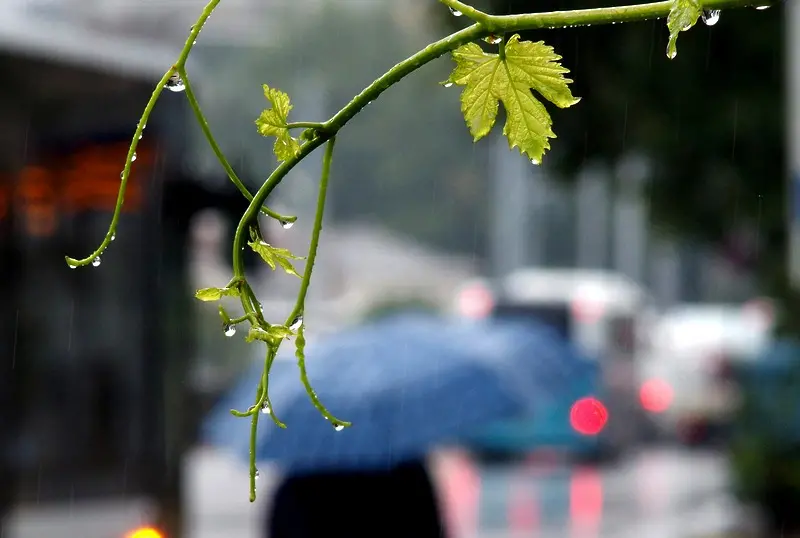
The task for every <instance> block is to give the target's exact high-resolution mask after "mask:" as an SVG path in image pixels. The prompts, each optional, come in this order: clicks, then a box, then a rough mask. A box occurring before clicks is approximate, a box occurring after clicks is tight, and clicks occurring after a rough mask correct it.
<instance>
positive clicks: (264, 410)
mask: <svg viewBox="0 0 800 538" xmlns="http://www.w3.org/2000/svg"><path fill="white" fill-rule="evenodd" d="M261 412H262V413H264V414H265V415H270V414H272V408H271V407H270V406H269V404H268V403H267V402H264V403H263V404H261Z"/></svg>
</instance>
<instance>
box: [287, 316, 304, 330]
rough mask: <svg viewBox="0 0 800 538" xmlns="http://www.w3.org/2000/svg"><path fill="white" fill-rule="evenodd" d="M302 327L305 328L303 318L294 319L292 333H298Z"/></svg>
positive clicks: (290, 326) (290, 327)
mask: <svg viewBox="0 0 800 538" xmlns="http://www.w3.org/2000/svg"><path fill="white" fill-rule="evenodd" d="M302 326H303V316H297V317H296V318H294V321H293V322H292V324H291V325H289V329H291V330H292V331H296V330H297V329H299V328H300V327H302Z"/></svg>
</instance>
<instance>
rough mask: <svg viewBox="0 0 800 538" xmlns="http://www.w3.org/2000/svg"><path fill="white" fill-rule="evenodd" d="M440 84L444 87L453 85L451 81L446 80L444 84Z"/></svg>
mask: <svg viewBox="0 0 800 538" xmlns="http://www.w3.org/2000/svg"><path fill="white" fill-rule="evenodd" d="M442 86H444V87H445V88H450V87H452V86H453V83H452V82H450V81H448V82H445V83H444V84H442Z"/></svg>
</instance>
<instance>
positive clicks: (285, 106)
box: [256, 84, 300, 161]
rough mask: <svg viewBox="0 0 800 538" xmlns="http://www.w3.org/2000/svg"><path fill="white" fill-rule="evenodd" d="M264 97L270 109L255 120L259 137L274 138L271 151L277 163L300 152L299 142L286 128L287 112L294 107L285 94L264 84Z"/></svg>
mask: <svg viewBox="0 0 800 538" xmlns="http://www.w3.org/2000/svg"><path fill="white" fill-rule="evenodd" d="M264 97H266V98H267V101H269V102H270V104H271V105H272V108H268V109H266V110H264V111H263V112H262V113H261V115H260V116H259V117H258V119H257V120H256V127H258V132H259V133H260V134H261V136H274V137H276V139H275V145H274V147H273V148H272V151H273V152H274V153H275V156H276V157H277V158H278V160H279V161H285V160H287V159H291V158H292V157H295V156H296V155H297V154H298V153H299V152H300V142H299V141H298V140H297V139H296V138H293V137H292V135H291V134H289V129H288V128H287V127H286V125H287V122H288V118H289V112H290V111H291V110H292V108H294V107H293V105H292V104H291V103H290V101H289V96H288V95H287V94H286V93H284V92H282V91H280V90H276V89H275V88H270V87H269V86H267V85H266V84H264Z"/></svg>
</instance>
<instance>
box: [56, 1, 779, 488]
mask: <svg viewBox="0 0 800 538" xmlns="http://www.w3.org/2000/svg"><path fill="white" fill-rule="evenodd" d="M219 2H220V0H210V1H209V2H208V4H207V5H206V6H205V7H204V8H203V11H202V14H201V15H200V17H199V18H198V20H197V22H196V23H195V25H194V26H192V29H191V31H190V33H189V36H188V38H187V40H186V43H185V44H184V46H183V48H182V49H181V52H180V54H179V56H178V59H177V60H176V62H175V64H174V65H172V66H171V67H170V68H169V70H168V71H167V72H166V73H165V74H164V75H163V76H162V77H161V79H160V80H159V82H158V84H157V85H156V87H155V89H154V90H153V93H152V95H151V97H150V100H149V101H148V102H147V104H146V106H145V108H144V112H143V113H142V116H141V118H140V120H139V123H138V125H137V127H136V130H135V132H134V134H133V138H132V141H131V145H130V148H129V150H128V155H127V158H126V160H125V165H124V168H123V172H122V174H121V181H120V188H119V194H118V196H117V203H116V206H115V208H114V213H113V216H112V219H111V223H110V225H109V228H108V232H107V233H106V235H105V238H104V239H103V241H102V242H101V244H100V246H99V247H98V248H97V249H96V250H95V251H94V252H93V253H92V254H90V255H89V256H87V257H86V258H83V259H75V258H70V257H66V261H67V263H68V264H69V265H70V266H71V267H77V266H85V265H88V264H90V263H92V262H94V261H95V260H96V259H98V258H99V256H100V255H101V254H102V253H103V252H104V251H105V249H106V248H107V247H108V245H109V243H110V242H111V241H112V240H113V237H114V234H115V233H116V228H117V223H118V221H119V217H120V213H121V209H122V205H123V203H124V199H125V189H126V186H127V182H128V177H129V175H130V170H131V163H132V162H133V160H134V158H135V154H136V147H137V145H138V142H139V139H140V138H141V137H142V133H143V131H144V129H145V126H146V124H147V121H148V119H149V117H150V114H151V113H152V111H153V108H154V107H155V104H156V102H157V101H158V98H159V97H160V95H161V93H162V91H163V90H164V88H165V87H166V86H167V85H168V84H170V83H171V84H173V85H175V83H176V82H177V83H179V84H181V85H182V86H183V90H184V91H185V94H186V97H187V99H188V101H189V104H190V106H191V108H192V111H193V113H194V115H195V118H196V120H197V122H198V123H199V124H200V128H201V129H202V131H203V134H204V135H205V137H206V140H207V141H208V144H209V146H210V147H211V149H212V151H213V152H214V154H215V156H216V157H217V160H218V161H219V162H220V164H221V165H222V168H223V169H224V170H225V172H226V173H227V175H228V177H229V179H230V180H231V182H232V183H233V184H234V185H235V186H236V187H237V188H238V189H239V191H240V192H241V193H242V194H243V195H244V196H245V198H246V199H247V200H248V201H249V205H248V207H247V209H246V210H245V211H244V214H243V215H242V217H241V219H240V220H239V223H238V224H237V227H236V233H235V236H234V239H233V249H232V264H233V278H232V279H231V281H230V282H229V283H228V285H227V286H226V287H225V288H207V289H205V290H200V291H198V293H197V297H198V298H200V299H202V300H205V301H210V300H219V299H220V298H221V297H223V296H234V297H238V298H239V300H240V302H241V306H242V309H243V310H244V313H243V315H241V316H239V317H236V318H234V319H231V318H229V317H228V315H227V314H226V313H225V312H224V310H223V309H222V308H221V307H220V316H221V317H222V319H223V322H224V323H225V325H226V326H231V327H235V325H236V324H239V323H244V322H249V323H250V331H251V333H250V335H248V341H250V340H251V339H252V340H255V339H257V340H263V341H264V342H266V347H267V351H266V356H265V359H264V368H263V371H262V375H261V379H260V380H259V383H258V388H257V392H256V399H255V404H254V405H253V406H251V407H250V408H249V409H248V410H247V411H244V412H240V411H235V410H232V411H231V412H232V413H233V414H234V415H236V416H240V417H246V416H249V417H251V429H250V499H251V501H254V500H255V497H256V489H255V480H256V476H257V470H256V467H255V455H256V439H257V435H256V434H257V428H258V419H259V414H260V412H262V411H263V412H267V413H269V414H270V416H271V417H272V419H273V421H274V422H275V423H276V424H277V425H278V426H279V427H282V428H285V427H286V425H285V424H284V423H283V422H281V421H280V420H279V419H278V418H277V416H276V415H275V412H274V410H273V409H272V404H271V402H270V399H269V394H268V392H269V391H268V387H269V373H270V371H271V367H272V364H273V362H274V360H275V357H276V355H277V353H278V349H279V347H280V345H281V343H282V341H283V340H284V339H286V338H291V337H292V336H294V337H295V338H296V356H297V361H298V368H299V370H300V378H301V382H302V383H303V386H304V388H305V389H306V391H307V393H308V395H309V397H310V399H311V401H312V403H313V404H314V406H315V407H316V408H317V409H318V410H319V411H320V413H321V414H322V415H323V416H324V417H325V418H326V419H328V420H330V421H331V423H332V424H333V426H334V427H335V428H336V429H337V430H338V429H340V428H343V427H346V426H350V423H349V422H345V421H341V420H339V419H337V418H336V417H334V416H333V415H331V414H330V412H329V411H328V410H327V409H326V408H325V406H324V405H323V404H322V403H321V402H320V400H319V399H318V397H317V395H316V393H315V392H314V390H313V388H312V386H311V383H310V381H309V379H308V375H307V373H306V369H305V353H304V347H305V334H304V331H305V324H304V323H303V321H302V316H303V312H304V308H305V299H306V294H307V292H308V287H309V284H310V281H311V275H312V271H313V267H314V262H315V260H316V256H317V249H318V246H319V238H320V232H321V230H322V220H323V215H324V208H325V200H326V193H327V186H328V181H329V176H330V166H331V161H332V158H333V150H334V144H335V137H336V135H337V134H338V132H339V131H340V130H341V129H342V128H343V127H344V126H345V125H346V124H347V123H348V122H349V121H350V120H351V119H352V118H353V117H355V116H356V115H357V114H358V113H359V112H360V111H361V110H362V109H363V108H364V107H366V106H367V105H368V104H369V103H371V102H372V101H373V100H375V99H377V98H378V97H379V96H380V95H381V94H382V93H383V92H384V91H386V90H387V89H388V88H390V87H391V86H393V85H394V84H397V83H398V82H400V81H401V80H402V79H403V78H405V77H406V76H408V75H409V74H411V73H413V72H414V71H416V70H417V69H419V68H420V67H422V66H424V65H426V64H428V63H430V62H431V61H433V60H435V59H436V58H439V57H440V56H442V55H444V54H446V53H448V52H453V53H454V59H456V60H457V62H458V61H459V59H458V58H456V57H455V56H456V53H457V52H458V51H457V50H456V49H460V48H461V47H465V46H467V45H469V44H471V43H474V42H476V41H478V40H480V39H482V38H489V41H490V42H491V43H492V44H500V50H499V53H498V55H497V56H496V58H499V61H501V62H505V61H507V59H506V56H505V54H506V50H505V49H506V47H516V50H517V51H518V52H519V51H520V50H523V49H522V48H520V47H522V45H521V44H520V43H519V36H517V35H514V36H513V37H511V38H509V39H507V37H508V36H509V35H510V34H512V33H514V32H520V31H523V30H537V29H554V28H566V27H573V26H591V25H601V24H617V23H626V22H634V21H643V20H650V19H659V18H668V21H667V26H668V28H669V30H670V45H669V47H668V54H667V55H668V57H669V58H674V56H675V54H676V52H675V45H674V43H675V40H676V39H677V35H678V33H680V32H681V31H685V30H687V29H689V28H690V27H691V26H693V25H694V24H695V22H696V21H697V19H698V17H699V16H700V13H701V12H702V11H703V10H722V9H732V8H744V7H762V8H763V7H764V6H765V4H767V3H768V0H663V1H659V2H651V3H646V4H637V5H629V6H619V7H604V8H596V9H578V10H572V11H552V12H546V13H526V14H520V15H504V16H496V15H490V14H487V13H484V12H482V11H480V10H477V9H475V8H473V7H472V6H470V5H468V4H466V3H464V2H462V1H460V0H439V2H441V3H442V4H443V5H444V6H446V7H447V8H449V9H450V10H451V12H452V13H453V14H454V15H463V16H464V17H465V18H466V19H468V20H471V21H472V22H473V24H472V25H470V26H468V27H466V28H464V29H462V30H459V31H457V32H455V33H453V34H451V35H449V36H447V37H445V38H443V39H440V40H438V41H436V42H434V43H431V44H430V45H428V46H427V47H425V48H424V49H422V50H420V51H419V52H417V53H416V54H414V55H412V56H410V57H409V58H407V59H405V60H403V61H401V62H399V63H398V64H396V65H395V66H394V67H392V68H391V69H389V71H387V72H386V73H384V74H383V75H382V76H380V77H379V78H377V79H376V80H375V81H374V82H372V83H371V84H370V85H369V86H367V87H366V88H364V90H362V91H361V92H360V93H359V94H358V95H356V96H355V97H354V98H353V99H352V100H351V101H350V102H349V103H347V104H346V105H345V106H344V107H343V108H342V109H341V110H339V111H338V112H337V113H336V114H334V115H333V116H332V117H331V118H330V119H328V120H327V121H325V122H322V123H319V122H306V121H300V122H288V121H286V119H285V118H286V115H287V114H288V111H289V110H290V109H291V106H290V105H289V103H288V96H286V95H285V94H282V93H281V92H277V93H276V92H275V91H274V90H270V91H272V93H271V94H270V95H271V96H272V97H271V98H270V97H268V98H270V99H272V98H278V97H281V96H282V98H285V102H284V103H282V108H281V109H280V114H282V116H281V115H280V114H278V116H276V115H275V114H276V112H275V110H272V113H273V116H271V118H272V119H273V120H274V119H275V118H278V120H279V123H280V124H279V125H269V126H268V129H267V134H268V135H272V133H274V132H275V130H276V129H277V130H278V131H279V132H281V136H282V137H283V138H282V139H280V140H279V141H278V142H276V148H278V147H280V149H281V151H282V154H281V155H279V158H280V159H284V160H282V162H281V163H280V164H279V165H278V166H277V167H276V168H275V170H273V172H272V173H271V174H270V176H269V177H268V178H267V179H266V180H265V181H264V182H263V184H262V185H261V187H260V188H259V189H258V190H257V191H256V193H255V194H251V193H250V192H249V191H248V189H247V188H246V187H245V185H244V184H243V183H242V181H241V180H240V179H239V177H238V176H237V175H236V173H235V171H234V170H233V168H232V167H231V165H230V163H229V162H228V160H227V159H226V157H225V155H224V153H223V152H222V150H221V149H220V147H219V145H218V144H217V142H216V140H215V138H214V136H213V135H212V133H211V129H210V127H209V125H208V122H207V120H206V118H205V116H204V115H203V112H202V110H201V107H200V104H199V102H198V100H197V98H196V96H195V93H194V90H193V88H192V85H191V82H190V80H189V75H188V73H187V70H186V61H187V59H188V57H189V54H190V52H191V50H192V47H193V45H194V43H195V41H196V39H197V36H198V34H199V33H200V30H201V29H202V28H203V26H204V25H205V23H206V22H207V20H208V18H209V16H210V15H211V14H212V12H213V11H214V9H215V8H216V7H217V5H218V4H219ZM490 36H491V37H490ZM498 38H499V39H498ZM528 46H532V47H539V48H538V49H537V51H538V52H539V53H541V54H539V56H541V55H542V54H544V55H549V58H550V59H549V60H544V61H553V62H557V60H558V59H560V57H558V56H556V55H555V54H554V53H553V52H552V49H551V48H549V47H547V46H546V45H544V44H542V43H536V44H534V43H528ZM465 48H467V49H469V47H465ZM462 50H463V49H462ZM469 50H472V51H473V52H471V53H470V54H473V55H476V54H480V53H481V51H480V49H478V51H477V52H475V49H474V48H473V49H469ZM509 50H510V49H509ZM523 52H524V50H523ZM465 54H466V53H464V52H462V53H461V57H460V61H461V62H462V63H461V64H459V68H460V69H461V71H458V69H459V68H457V70H456V72H457V74H456V72H454V74H453V75H451V78H450V79H449V80H448V81H447V83H445V86H449V85H452V84H454V83H457V84H460V85H465V84H469V81H467V76H466V75H464V69H466V68H469V65H468V64H469V62H470V61H471V60H470V59H469V58H467V57H466V56H465ZM510 58H511V57H510V56H509V60H508V61H511V60H510ZM517 58H519V54H518V55H517ZM483 60H484V61H489V60H486V59H485V58H483ZM540 60H541V59H540ZM490 61H492V62H495V61H497V60H495V59H491V60H490ZM514 61H520V60H518V59H515V60H514ZM465 65H466V67H464V66H465ZM554 65H555V69H562V68H560V66H559V65H558V64H557V63H555V64H554ZM540 68H541V67H540ZM546 69H550V67H548V68H546ZM562 71H563V72H566V70H565V69H562ZM562 71H557V72H562ZM568 82H570V81H568V80H566V79H562V80H561V81H560V82H559V83H560V84H562V85H563V90H564V91H565V92H566V93H565V95H566V96H567V97H563V98H561V99H560V101H559V102H555V101H554V104H557V105H558V106H562V107H564V106H571V105H572V104H575V103H577V102H578V99H575V98H573V97H572V95H571V94H570V93H569V90H568V89H567V87H566V84H567V83H568ZM557 89H558V88H557ZM267 90H269V88H267V87H266V86H265V95H266V92H267ZM465 91H466V90H465ZM462 100H463V95H462ZM272 104H273V109H275V108H278V107H277V105H276V104H275V103H274V102H273V103H272ZM466 119H467V123H468V126H470V129H471V130H472V129H473V127H474V125H470V121H471V118H466ZM493 122H494V120H492V123H493ZM488 128H489V129H491V125H489V127H488ZM547 128H548V129H549V126H547ZM280 129H283V131H280ZM292 129H304V131H303V133H302V135H301V136H300V138H299V139H297V140H296V139H294V138H292V137H291V136H290V135H289V131H290V130H292ZM477 131H478V132H477V133H475V132H473V135H474V138H475V139H476V140H477V139H478V138H481V137H482V136H485V134H486V132H488V131H486V132H483V131H482V130H481V129H477ZM262 134H263V133H262ZM507 136H509V142H510V143H512V139H511V136H510V135H507ZM553 136H554V135H553ZM326 143H327V145H326V149H325V153H324V157H323V170H322V175H321V180H320V186H319V195H318V199H317V209H316V216H315V220H314V227H313V232H312V235H311V244H310V245H309V251H308V256H307V261H306V268H305V271H304V273H303V275H302V277H301V278H302V281H301V286H300V291H299V293H298V296H297V301H296V303H295V306H294V308H293V309H292V312H291V313H290V315H289V317H288V318H287V320H286V322H285V323H284V325H271V324H269V323H268V322H267V321H266V320H265V319H264V315H263V312H262V311H261V305H260V303H259V302H258V299H257V298H256V296H255V293H254V292H253V290H252V288H251V287H250V285H249V283H248V282H247V280H246V278H245V274H244V258H243V256H244V254H243V252H244V248H245V242H246V241H247V235H248V232H249V235H250V237H251V238H252V240H253V241H254V242H251V243H250V245H251V246H253V247H254V249H263V252H261V251H259V253H260V254H261V255H262V257H263V258H264V259H265V261H267V262H268V263H269V264H270V265H271V266H272V267H273V268H275V265H276V260H275V259H274V257H275V256H278V254H276V253H277V252H278V251H279V250H282V249H274V247H271V246H270V245H268V244H266V243H265V242H263V241H260V239H261V233H260V230H259V228H258V215H259V214H260V213H262V212H263V213H265V214H266V215H268V216H270V217H272V218H274V219H276V220H279V221H281V223H282V224H284V225H286V224H290V223H292V222H294V221H295V220H296V217H294V216H285V215H280V214H278V213H276V212H274V211H272V210H270V209H268V208H267V207H266V206H265V205H264V204H265V203H266V201H267V199H268V198H269V196H270V194H272V192H273V191H274V189H275V188H276V187H277V186H278V185H279V184H280V183H281V182H282V181H283V179H284V178H285V177H286V175H287V174H288V173H289V172H290V171H291V170H292V169H293V168H294V167H295V166H296V165H297V164H298V163H299V162H300V161H302V160H303V159H305V158H306V157H308V156H309V155H310V154H311V153H313V152H314V151H315V150H316V149H317V148H319V147H320V146H322V145H323V144H326ZM535 143H539V144H540V147H539V149H540V150H541V149H542V148H544V149H546V148H548V147H549V145H547V140H546V137H543V139H542V141H540V142H536V141H534V144H535ZM281 144H283V145H281ZM514 145H516V143H514ZM512 147H513V145H512ZM277 151H278V149H276V154H277ZM520 151H522V152H523V153H526V152H527V151H528V150H525V151H523V150H522V148H520ZM540 155H541V152H540V153H539V156H540ZM529 156H530V155H529ZM531 160H532V162H537V163H538V162H539V160H538V158H537V157H536V156H534V157H531ZM270 249H272V250H270ZM283 252H284V253H288V251H283ZM271 256H272V257H271ZM280 256H283V258H280V259H278V260H277V262H278V263H280V265H281V267H282V268H283V269H285V270H286V271H287V272H288V273H290V274H294V275H296V276H300V275H299V274H298V273H297V272H296V271H295V270H294V268H293V267H292V266H291V262H290V261H289V258H287V257H286V255H285V254H280ZM288 256H289V257H290V258H294V256H292V255H291V254H290V253H289V254H288ZM230 333H231V334H233V331H230ZM265 406H266V407H265Z"/></svg>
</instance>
